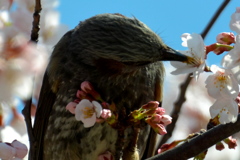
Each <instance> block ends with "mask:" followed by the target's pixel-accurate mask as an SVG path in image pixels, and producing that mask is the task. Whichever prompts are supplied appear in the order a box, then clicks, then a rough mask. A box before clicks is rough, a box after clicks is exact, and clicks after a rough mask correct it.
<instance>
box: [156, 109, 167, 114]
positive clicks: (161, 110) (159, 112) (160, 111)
mask: <svg viewBox="0 0 240 160" xmlns="http://www.w3.org/2000/svg"><path fill="white" fill-rule="evenodd" d="M155 111H156V114H160V115H163V114H164V113H165V109H164V108H162V107H157V108H156V110H155Z"/></svg>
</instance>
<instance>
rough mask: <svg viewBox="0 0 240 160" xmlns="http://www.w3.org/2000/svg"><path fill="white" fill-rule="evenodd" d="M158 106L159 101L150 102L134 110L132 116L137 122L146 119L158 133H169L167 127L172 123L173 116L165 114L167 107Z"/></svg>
mask: <svg viewBox="0 0 240 160" xmlns="http://www.w3.org/2000/svg"><path fill="white" fill-rule="evenodd" d="M158 106H159V102H157V101H151V102H148V103H147V104H145V105H143V106H142V107H141V108H139V109H138V110H135V111H133V112H132V113H131V116H132V117H133V121H135V122H136V121H139V120H141V119H144V120H145V122H147V123H148V124H149V125H150V126H151V127H152V128H153V130H154V131H155V132H156V133H158V134H160V135H164V134H166V133H167V131H166V129H165V127H166V126H167V125H169V124H171V123H172V117H170V116H169V115H165V109H164V108H162V107H158Z"/></svg>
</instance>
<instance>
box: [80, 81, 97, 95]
mask: <svg viewBox="0 0 240 160" xmlns="http://www.w3.org/2000/svg"><path fill="white" fill-rule="evenodd" d="M81 90H82V91H84V92H86V93H89V91H91V90H94V89H93V86H92V84H91V83H90V82H88V81H84V82H82V83H81Z"/></svg>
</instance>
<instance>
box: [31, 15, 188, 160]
mask: <svg viewBox="0 0 240 160" xmlns="http://www.w3.org/2000/svg"><path fill="white" fill-rule="evenodd" d="M162 61H180V62H185V63H186V62H188V61H189V57H187V56H185V55H183V54H181V53H179V52H177V51H176V50H174V49H172V48H171V47H169V46H167V45H166V44H165V43H164V42H163V40H162V39H161V38H160V36H159V35H157V34H156V33H155V32H153V31H152V30H151V29H150V28H149V27H148V26H147V25H146V24H144V23H143V22H141V21H140V20H138V19H137V18H135V17H131V18H129V17H126V16H124V15H121V14H119V13H113V14H112V13H105V14H98V15H95V16H93V17H91V18H88V19H86V20H84V21H81V22H80V23H79V24H78V25H77V26H76V27H75V28H74V29H72V30H70V31H68V32H67V33H66V34H65V35H64V36H63V37H62V38H61V39H60V40H59V42H58V43H57V44H56V45H55V47H54V49H53V52H52V55H51V57H50V60H49V64H48V66H47V69H46V72H45V76H44V79H43V84H42V89H41V93H40V98H39V104H38V109H37V113H36V120H41V121H44V122H43V123H44V126H45V129H44V131H43V133H42V135H41V137H40V138H39V139H40V141H41V144H42V148H41V151H40V152H39V155H38V157H42V159H45V160H69V159H71V160H95V159H96V160H97V159H98V156H99V155H100V154H102V153H105V152H106V151H109V152H110V153H111V154H112V159H114V160H118V159H119V160H120V159H123V160H130V159H132V160H138V159H144V158H147V157H146V156H145V155H146V154H144V153H146V151H147V150H148V149H149V148H148V146H147V141H148V140H149V138H150V135H151V134H150V133H151V128H150V127H149V126H148V125H147V124H144V123H143V124H142V125H141V129H140V133H139V136H138V139H137V145H136V146H131V144H132V142H133V141H134V138H135V133H136V132H134V127H131V126H130V127H128V128H126V129H124V130H123V132H122V134H121V135H120V133H119V129H117V128H114V127H112V126H110V125H109V124H108V123H106V122H103V123H96V124H95V125H94V126H92V127H89V128H85V127H84V126H83V123H82V122H80V121H77V120H76V119H75V117H74V115H73V114H71V113H70V112H69V111H67V110H66V105H67V104H68V103H69V102H71V101H73V100H74V99H75V98H76V92H77V91H78V89H79V85H80V84H81V83H82V82H84V81H88V82H90V83H91V84H92V86H94V89H95V90H96V91H98V92H99V94H100V95H101V97H102V98H103V99H104V100H105V101H106V102H108V103H114V104H115V106H116V112H117V113H118V114H119V117H118V120H119V121H124V118H125V117H124V116H121V115H123V113H124V114H125V115H128V114H130V113H131V112H132V111H134V110H136V109H139V108H140V107H141V106H142V105H144V104H146V103H148V102H149V101H159V102H161V101H162V92H163V81H164V74H165V71H164V66H163V63H162ZM48 111H49V115H48V116H49V119H48V118H47V119H46V118H44V116H46V115H44V114H43V113H46V112H48ZM34 127H38V126H37V124H34ZM119 127H120V126H119ZM120 136H121V138H119V137H120ZM119 139H121V141H119ZM135 140H136V139H135Z"/></svg>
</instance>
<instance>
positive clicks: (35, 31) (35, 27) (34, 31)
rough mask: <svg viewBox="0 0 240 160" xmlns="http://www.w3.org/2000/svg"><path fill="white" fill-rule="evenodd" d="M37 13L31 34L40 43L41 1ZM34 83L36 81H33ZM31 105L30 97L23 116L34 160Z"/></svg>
mask: <svg viewBox="0 0 240 160" xmlns="http://www.w3.org/2000/svg"><path fill="white" fill-rule="evenodd" d="M35 3H36V4H35V12H34V14H33V23H32V32H31V40H30V41H32V42H35V43H37V42H38V32H39V30H40V27H39V22H40V12H41V10H42V8H41V0H36V1H35ZM33 81H34V79H33ZM31 105H32V97H30V98H29V99H28V100H27V101H25V107H24V109H23V110H22V114H23V116H24V118H25V122H26V126H27V132H28V137H29V146H30V151H29V160H31V159H32V160H33V158H32V156H33V154H31V153H34V148H35V147H34V146H35V137H34V134H33V128H32V120H31Z"/></svg>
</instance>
